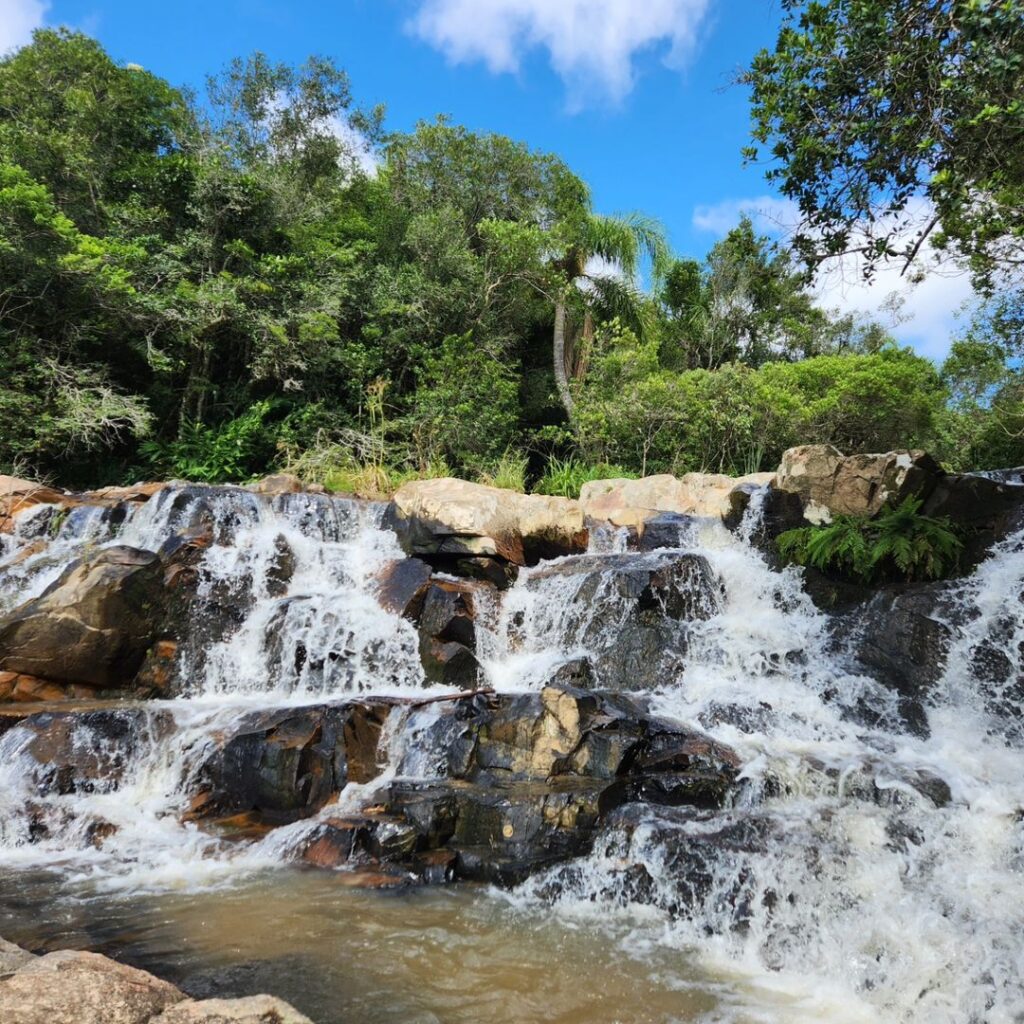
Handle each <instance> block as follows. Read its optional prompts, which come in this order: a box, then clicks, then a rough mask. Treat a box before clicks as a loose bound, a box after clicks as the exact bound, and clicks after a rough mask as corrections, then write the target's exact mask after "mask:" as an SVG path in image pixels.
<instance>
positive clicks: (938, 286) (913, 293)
mask: <svg viewBox="0 0 1024 1024" xmlns="http://www.w3.org/2000/svg"><path fill="white" fill-rule="evenodd" d="M744 213H745V214H747V215H748V216H749V217H750V218H751V220H753V222H754V226H755V227H756V228H757V229H758V230H759V231H761V232H763V233H765V234H770V235H773V236H775V237H777V238H786V237H788V236H790V235H791V234H792V233H793V231H794V230H795V229H796V227H797V225H798V223H799V219H800V218H799V211H798V209H797V206H796V204H795V203H793V202H792V201H790V200H786V199H778V198H774V197H772V196H759V197H755V198H751V199H727V200H724V201H723V202H720V203H716V204H714V205H710V206H698V207H697V208H696V209H695V210H694V213H693V225H694V227H695V228H697V229H698V230H700V231H707V232H710V233H712V234H715V235H717V236H719V237H721V236H723V235H725V234H726V233H727V232H728V231H729V229H730V228H732V227H734V226H735V225H736V224H737V223H738V222H739V219H740V217H741V216H742V215H743V214H744ZM909 213H910V214H911V216H912V217H913V219H914V220H917V221H918V222H920V221H921V220H922V219H927V218H928V208H927V204H926V203H925V202H924V201H923V200H922V201H920V202H919V203H918V204H917V208H916V209H915V208H912V209H910V210H909ZM883 227H884V225H883ZM912 270H913V271H915V272H920V275H921V277H922V279H921V280H920V281H919V282H917V283H915V280H914V279H915V277H916V276H918V275H917V274H916V273H910V272H908V273H906V274H904V273H903V272H902V271H903V263H902V261H893V262H891V263H888V264H883V265H881V266H880V267H878V268H877V269H876V271H875V273H874V274H873V275H872V277H871V279H870V280H865V279H864V275H863V263H862V262H861V259H860V258H859V257H858V256H856V255H851V256H843V257H840V258H837V259H834V260H830V261H829V262H828V263H826V264H824V265H823V266H822V268H821V269H820V270H819V272H818V275H817V279H816V281H815V287H814V291H815V294H816V295H817V296H818V301H819V302H820V303H821V305H823V306H825V307H826V308H829V309H837V310H839V311H840V312H841V313H855V314H860V315H863V316H866V317H870V318H871V319H874V320H877V321H879V322H881V323H883V324H885V325H886V326H887V327H888V328H889V329H890V330H891V331H892V333H893V335H894V336H895V337H896V338H897V339H899V340H900V341H901V342H903V343H904V344H907V345H912V346H913V347H914V348H915V349H916V350H917V351H918V352H919V353H921V355H924V356H928V357H929V358H932V359H942V358H943V357H944V356H945V355H946V353H947V352H948V351H949V346H950V343H951V341H952V337H953V335H954V334H955V333H956V330H957V323H956V314H957V313H958V311H959V310H960V309H961V307H962V306H963V304H964V303H965V302H967V301H969V300H970V299H972V298H973V297H974V289H973V288H972V287H971V282H970V276H969V275H968V274H967V273H966V272H965V271H964V270H962V269H961V268H959V267H956V266H952V265H950V264H949V263H948V262H940V261H939V259H938V257H937V254H936V253H935V251H934V249H932V247H931V246H930V245H928V244H927V243H926V244H925V245H924V246H922V250H921V253H920V255H919V256H918V258H917V260H916V261H915V264H914V267H913V268H912ZM894 307H896V308H895V309H894Z"/></svg>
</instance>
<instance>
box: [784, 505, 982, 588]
mask: <svg viewBox="0 0 1024 1024" xmlns="http://www.w3.org/2000/svg"><path fill="white" fill-rule="evenodd" d="M920 509H921V502H920V500H919V499H917V498H907V499H905V500H904V501H903V502H902V503H901V504H899V505H897V506H896V507H895V508H890V509H887V510H886V511H883V512H882V513H881V514H879V515H878V516H876V517H875V518H874V519H866V518H863V517H858V516H836V517H835V518H834V519H833V520H832V522H831V523H828V524H825V525H822V526H804V527H800V528H798V529H795V530H787V531H786V532H785V533H782V534H780V535H779V537H778V539H777V541H776V543H777V545H778V548H779V553H780V554H781V555H782V557H783V558H784V559H786V560H787V561H791V562H796V563H797V564H799V565H810V566H813V567H814V568H815V569H819V570H821V571H822V572H832V573H836V574H838V575H840V576H846V577H849V578H851V579H855V580H859V581H860V582H863V583H869V582H872V581H875V580H879V579H894V578H902V579H905V580H908V581H912V580H935V579H941V578H942V577H944V576H947V575H949V574H950V573H951V572H952V571H953V570H954V569H955V568H956V565H957V560H958V558H959V555H960V550H961V548H962V547H963V544H962V542H961V541H960V539H959V537H957V535H956V533H955V532H954V530H953V528H952V526H951V524H950V521H949V520H948V519H947V518H941V519H937V518H933V517H931V516H923V515H921V514H920Z"/></svg>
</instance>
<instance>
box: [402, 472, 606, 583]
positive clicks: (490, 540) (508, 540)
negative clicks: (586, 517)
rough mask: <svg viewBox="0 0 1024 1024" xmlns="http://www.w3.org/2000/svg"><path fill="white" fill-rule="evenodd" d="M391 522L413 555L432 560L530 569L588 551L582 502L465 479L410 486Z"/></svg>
mask: <svg viewBox="0 0 1024 1024" xmlns="http://www.w3.org/2000/svg"><path fill="white" fill-rule="evenodd" d="M388 523H389V525H391V526H392V527H393V528H394V529H395V531H396V532H397V534H398V537H399V540H400V541H401V542H402V546H403V547H404V548H405V550H406V552H407V553H408V554H410V555H420V556H423V557H428V558H430V559H434V558H437V557H438V556H448V557H449V558H451V559H452V560H454V559H456V558H465V557H467V556H468V557H471V558H474V557H486V558H497V559H500V560H502V561H504V562H510V563H512V564H515V565H525V564H533V563H534V562H536V561H538V560H539V559H541V558H551V557H554V556H556V555H563V554H568V553H570V552H574V551H582V550H585V548H586V531H585V529H584V525H583V513H582V511H581V509H580V506H579V504H578V503H577V502H575V501H571V500H569V499H568V498H555V497H546V496H544V495H539V494H519V493H517V492H516V491H507V490H503V489H501V488H498V487H487V486H485V485H483V484H474V483H469V482H467V481H465V480H453V479H440V480H414V481H411V482H410V483H407V484H404V485H403V486H402V487H400V488H399V489H398V491H396V492H395V496H394V498H393V499H392V503H391V506H390V509H389V516H388ZM432 564H435V563H433V561H432Z"/></svg>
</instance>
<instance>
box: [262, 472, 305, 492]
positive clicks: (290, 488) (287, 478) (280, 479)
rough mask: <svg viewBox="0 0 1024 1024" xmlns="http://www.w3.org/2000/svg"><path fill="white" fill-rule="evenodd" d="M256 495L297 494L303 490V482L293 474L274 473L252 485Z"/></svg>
mask: <svg viewBox="0 0 1024 1024" xmlns="http://www.w3.org/2000/svg"><path fill="white" fill-rule="evenodd" d="M249 489H250V490H252V491H254V492H255V493H256V494H271V495H276V494H297V493H298V492H299V491H301V490H303V486H302V481H301V480H300V479H299V478H298V477H297V476H295V475H294V474H292V473H273V474H271V475H270V476H265V477H264V478H263V479H262V480H258V481H257V482H256V483H254V484H252V485H250V488H249Z"/></svg>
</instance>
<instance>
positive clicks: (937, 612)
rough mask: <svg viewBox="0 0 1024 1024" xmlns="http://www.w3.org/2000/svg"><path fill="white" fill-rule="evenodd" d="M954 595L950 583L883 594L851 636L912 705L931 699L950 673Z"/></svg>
mask: <svg viewBox="0 0 1024 1024" xmlns="http://www.w3.org/2000/svg"><path fill="white" fill-rule="evenodd" d="M953 593H954V589H953V586H952V585H951V584H949V583H925V584H918V585H911V586H906V587H897V588H891V589H889V590H885V591H882V592H880V593H878V594H876V595H875V596H874V597H873V598H872V599H871V601H870V602H869V603H868V604H867V606H866V607H865V608H864V609H863V611H862V612H861V613H860V614H859V615H858V616H857V619H856V622H855V624H853V628H852V629H851V630H850V635H852V636H853V637H855V638H856V639H855V641H854V652H855V654H856V656H857V657H858V659H859V660H860V661H861V662H862V663H863V664H864V665H865V666H866V667H867V669H868V670H869V672H870V673H871V674H872V675H873V676H874V677H875V678H876V679H878V680H879V682H882V683H884V684H885V685H886V686H888V687H890V688H891V689H893V690H895V691H896V692H897V693H899V694H900V695H901V696H902V697H903V698H905V699H906V700H907V701H909V702H910V703H911V704H919V703H920V702H921V701H922V700H923V699H924V698H925V697H926V696H927V694H928V692H929V690H930V689H931V687H932V686H933V685H934V684H935V682H937V681H938V679H939V678H940V677H941V675H942V672H943V670H944V668H945V665H946V656H947V655H948V653H949V647H950V643H951V642H952V638H953V633H952V630H951V629H950V627H949V625H948V624H947V615H948V614H949V612H950V610H951V601H952V598H953Z"/></svg>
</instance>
